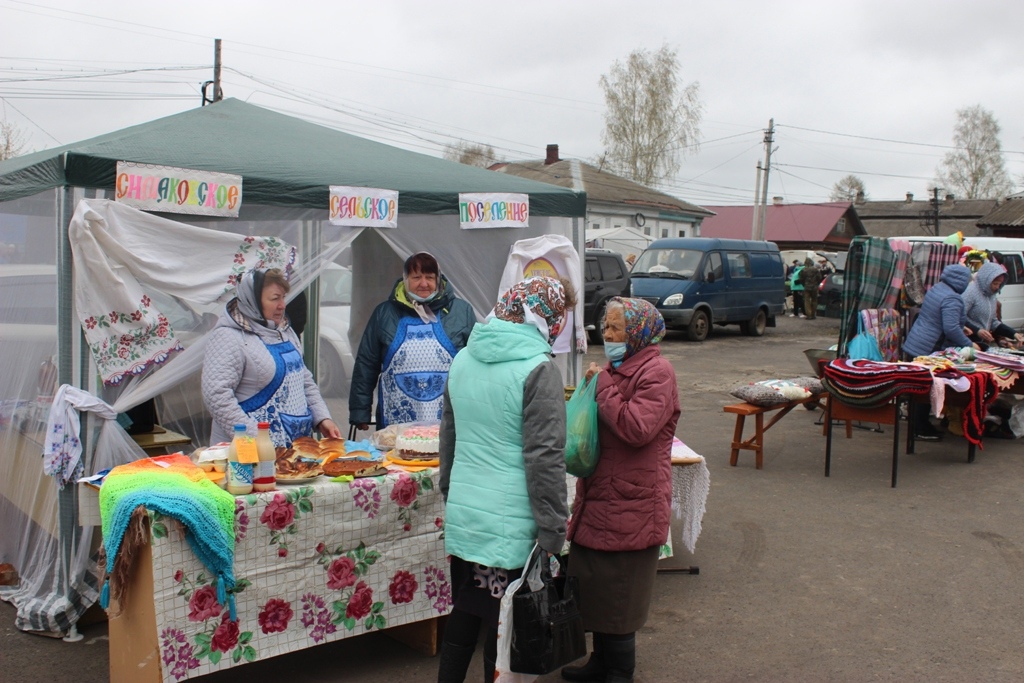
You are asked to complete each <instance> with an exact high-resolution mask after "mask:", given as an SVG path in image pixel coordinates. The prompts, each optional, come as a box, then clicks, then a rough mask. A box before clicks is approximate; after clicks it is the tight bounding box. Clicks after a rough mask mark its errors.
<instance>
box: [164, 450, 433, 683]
mask: <svg viewBox="0 0 1024 683" xmlns="http://www.w3.org/2000/svg"><path fill="white" fill-rule="evenodd" d="M437 476H438V473H437V471H436V470H426V471H424V472H416V473H406V472H393V473H389V474H388V475H387V476H386V477H371V478H365V479H357V480H355V481H354V482H351V483H350V484H349V485H347V486H345V485H341V486H339V485H337V484H327V485H324V486H320V485H317V486H315V487H314V486H302V487H288V488H285V487H281V488H280V489H278V490H277V491H273V492H269V493H260V494H251V495H248V496H242V497H237V498H236V505H235V538H236V560H235V574H236V581H237V585H236V588H235V590H234V593H235V600H236V604H237V617H238V619H237V621H232V620H231V618H230V615H229V614H228V610H227V608H226V607H224V606H223V605H222V604H220V602H218V600H217V584H216V579H215V577H212V576H210V574H209V572H208V571H207V570H205V569H204V568H203V566H202V564H201V563H200V562H199V560H198V559H197V558H196V557H195V555H194V554H193V553H192V551H191V549H190V548H189V546H188V545H187V543H186V542H185V540H184V536H183V535H182V534H181V533H175V532H173V530H171V531H164V532H161V533H160V534H157V533H155V532H154V533H153V538H152V546H153V568H154V584H155V585H154V588H155V591H154V593H155V596H154V599H155V601H156V606H157V609H156V612H157V634H158V641H159V644H160V656H161V662H162V665H163V666H162V672H163V677H164V681H166V682H172V681H181V680H185V679H190V678H195V677H197V676H205V675H207V674H209V673H212V672H214V671H218V670H222V669H224V668H227V667H232V666H235V665H239V664H244V663H246V662H251V661H256V660H258V659H266V658H269V657H273V656H276V655H278V654H283V653H285V652H290V651H294V650H296V649H301V648H303V647H311V646H314V645H317V644H319V643H324V642H329V641H332V640H337V639H339V638H344V637H348V636H352V635H358V634H362V633H366V632H369V631H374V630H380V629H385V628H389V627H391V626H396V625H399V624H404V623H409V622H411V621H419V620H422V619H427V618H431V617H435V616H439V615H442V614H446V613H447V612H448V611H449V610H450V609H451V601H452V597H451V583H450V579H449V576H448V563H447V561H446V557H445V552H444V517H443V515H444V508H443V505H442V503H441V500H440V495H439V492H438V491H437ZM275 573H279V576H280V577H281V578H278V579H275V578H274V576H275ZM296 576H298V577H301V578H300V579H298V580H296V578H295V577H296ZM161 577H166V578H161ZM255 577H258V579H256V578H255ZM284 577H287V579H285V578H284ZM250 578H254V579H255V580H257V581H258V582H259V583H260V590H259V591H254V590H253V589H252V582H251V581H250Z"/></svg>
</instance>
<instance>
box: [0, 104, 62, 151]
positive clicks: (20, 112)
mask: <svg viewBox="0 0 1024 683" xmlns="http://www.w3.org/2000/svg"><path fill="white" fill-rule="evenodd" d="M0 101H3V103H4V106H5V107H6V106H7V105H9V104H10V105H11V109H13V110H14V111H16V112H18V113H19V114H21V115H22V116H24V117H25V120H26V121H28V122H29V123H31V124H32V125H33V126H35V127H36V128H38V129H39V130H41V131H43V133H45V134H46V135H47V136H49V137H50V138H51V139H52V140H53V141H54V142H56V143H57V144H58V145H62V144H64V143H63V142H61V141H60V140H58V139H57V138H55V137H54V136H53V135H50V132H49V131H48V130H46V129H45V128H43V127H42V126H40V125H39V124H38V123H36V122H35V121H34V120H33V119H32V117H30V116H29V115H28V114H26V113H25V112H23V111H22V110H20V109H18V108H17V107H15V106H14V105H13V104H11V103H10V102H8V101H7V99H6V98H4V97H0Z"/></svg>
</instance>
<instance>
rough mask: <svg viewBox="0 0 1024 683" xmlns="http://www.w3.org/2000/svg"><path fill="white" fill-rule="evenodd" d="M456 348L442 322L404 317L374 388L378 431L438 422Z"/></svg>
mask: <svg viewBox="0 0 1024 683" xmlns="http://www.w3.org/2000/svg"><path fill="white" fill-rule="evenodd" d="M454 357H455V346H454V345H452V342H451V340H450V339H448V335H447V334H445V332H444V328H443V327H442V326H441V321H440V320H437V321H435V322H432V323H425V322H423V321H421V320H420V319H419V318H417V317H412V316H406V317H403V318H402V319H401V320H400V321H399V323H398V330H397V331H396V332H395V339H394V341H392V342H391V346H390V347H388V352H387V355H385V356H384V368H383V371H382V372H381V375H380V382H379V383H378V385H377V398H378V401H379V403H380V414H379V415H378V418H379V420H380V422H381V424H379V425H377V428H378V429H381V428H383V427H386V426H388V425H389V424H396V423H397V424H400V423H403V422H417V421H423V422H440V421H441V407H442V405H441V404H442V402H443V399H444V385H445V382H447V381H448V368H450V367H451V365H452V358H454Z"/></svg>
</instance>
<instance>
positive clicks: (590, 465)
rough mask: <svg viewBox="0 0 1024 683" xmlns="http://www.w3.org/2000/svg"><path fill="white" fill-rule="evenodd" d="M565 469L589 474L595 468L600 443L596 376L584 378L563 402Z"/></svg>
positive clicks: (584, 475) (582, 475)
mask: <svg viewBox="0 0 1024 683" xmlns="http://www.w3.org/2000/svg"><path fill="white" fill-rule="evenodd" d="M565 418H566V419H565V422H566V431H567V433H566V436H565V470H566V471H567V472H568V473H569V474H571V475H573V476H576V477H589V476H590V475H591V474H593V472H594V468H595V467H597V458H598V456H599V455H600V454H601V446H600V444H599V443H598V440H597V377H596V376H595V377H592V378H591V379H590V381H589V382H587V381H584V382H583V384H580V385H578V386H577V387H576V390H575V391H574V392H573V393H572V396H571V397H570V398H569V402H568V403H566V404H565Z"/></svg>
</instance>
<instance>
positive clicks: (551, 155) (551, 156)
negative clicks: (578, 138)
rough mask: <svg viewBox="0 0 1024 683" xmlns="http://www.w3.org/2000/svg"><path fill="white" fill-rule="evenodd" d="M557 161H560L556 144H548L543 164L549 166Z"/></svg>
mask: <svg viewBox="0 0 1024 683" xmlns="http://www.w3.org/2000/svg"><path fill="white" fill-rule="evenodd" d="M557 161H561V159H559V158H558V145H548V155H547V157H546V158H545V159H544V165H545V166H549V165H551V164H553V163H555V162H557Z"/></svg>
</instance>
